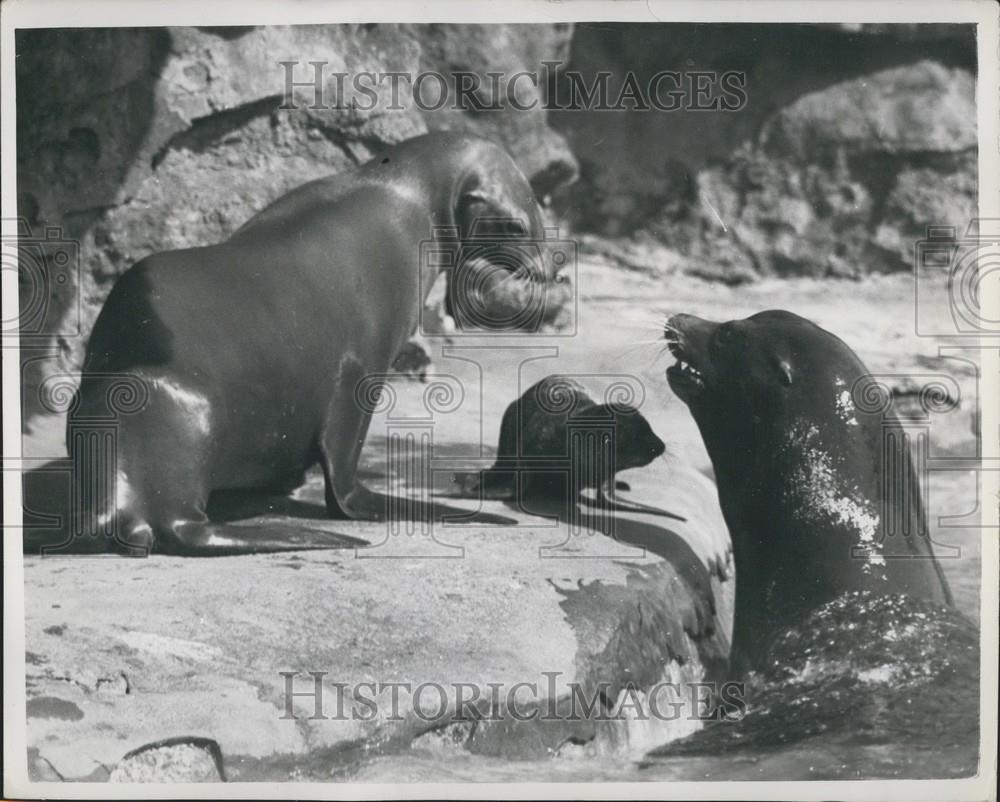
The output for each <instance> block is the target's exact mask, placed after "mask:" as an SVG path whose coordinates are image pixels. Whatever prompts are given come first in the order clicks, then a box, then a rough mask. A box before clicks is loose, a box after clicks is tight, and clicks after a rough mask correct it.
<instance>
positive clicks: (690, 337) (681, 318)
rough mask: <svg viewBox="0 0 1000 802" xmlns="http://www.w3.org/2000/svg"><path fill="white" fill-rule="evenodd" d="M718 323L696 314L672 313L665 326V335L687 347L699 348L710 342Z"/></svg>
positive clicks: (668, 338)
mask: <svg viewBox="0 0 1000 802" xmlns="http://www.w3.org/2000/svg"><path fill="white" fill-rule="evenodd" d="M718 325H719V324H718V323H713V322H712V321H710V320H705V319H704V318H700V317H697V316H696V315H687V314H679V315H672V316H671V317H670V318H669V319H668V320H667V322H666V323H665V324H664V326H663V337H664V339H667V340H671V341H674V342H679V343H680V344H681V345H683V346H685V349H687V348H689V347H694V348H698V347H700V346H703V345H704V344H706V343H707V342H708V339H709V338H710V337H711V335H712V332H713V331H714V330H715V329H716V328H717V327H718Z"/></svg>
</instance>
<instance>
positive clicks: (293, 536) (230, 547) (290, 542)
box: [156, 522, 371, 557]
mask: <svg viewBox="0 0 1000 802" xmlns="http://www.w3.org/2000/svg"><path fill="white" fill-rule="evenodd" d="M369 545H371V544H370V543H369V542H368V541H367V540H364V539H362V538H358V537H353V536H351V535H345V534H342V533H340V532H327V531H325V530H322V529H308V528H303V527H295V528H294V529H293V528H291V526H290V525H289V524H287V523H285V522H282V523H281V524H278V523H270V522H268V523H263V522H261V523H253V524H247V525H233V524H217V523H204V524H202V523H184V524H180V525H179V526H177V527H175V528H174V530H173V532H172V533H171V534H170V536H168V537H164V538H160V537H158V538H157V541H156V547H157V551H160V552H161V553H164V554H175V555H178V556H184V557H227V556H232V555H238V554H268V553H274V552H282V551H315V550H318V549H353V548H363V547H365V546H369Z"/></svg>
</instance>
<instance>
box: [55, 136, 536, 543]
mask: <svg viewBox="0 0 1000 802" xmlns="http://www.w3.org/2000/svg"><path fill="white" fill-rule="evenodd" d="M482 217H487V218H489V219H491V220H493V221H507V223H506V225H507V227H508V229H509V231H508V232H507V233H508V234H511V232H513V234H511V235H510V236H507V237H506V238H505V239H503V240H502V241H498V242H497V243H496V250H495V253H496V254H502V253H503V252H504V250H505V249H506V248H508V247H512V246H516V245H517V244H518V241H519V238H524V239H527V240H530V241H532V242H537V241H540V240H542V239H544V231H543V227H542V217H541V212H540V210H539V208H538V205H537V203H536V201H535V197H534V194H533V192H532V189H531V186H530V185H529V183H528V181H527V179H526V178H525V177H524V175H523V174H522V173H521V171H520V170H519V169H518V168H517V165H515V163H514V161H513V160H512V159H511V157H510V156H509V155H508V154H507V152H506V151H505V150H503V148H501V147H500V146H498V145H496V144H494V143H492V142H490V141H488V140H485V139H482V138H479V137H475V136H469V135H465V134H456V133H447V132H441V133H433V134H427V135H424V136H420V137H416V138H414V139H411V140H408V141H406V142H403V143H401V144H399V145H396V146H394V147H392V148H389V149H388V150H387V151H385V152H384V153H382V154H380V155H379V156H377V157H375V158H374V159H373V160H372V161H370V162H368V163H367V164H365V165H363V166H362V167H360V168H358V169H357V170H355V171H352V172H350V173H342V174H339V175H336V176H332V177H330V178H323V179H319V180H317V181H313V182H311V183H308V184H306V185H304V186H302V187H299V188H298V189H295V190H293V191H292V192H290V193H288V194H287V195H285V196H284V197H282V198H280V199H278V200H277V201H275V202H274V203H272V204H271V205H270V206H269V207H267V208H266V209H264V210H263V211H262V212H260V213H259V214H257V215H256V216H255V217H253V218H252V219H251V220H250V221H249V222H247V223H246V224H245V225H243V226H242V227H241V228H240V229H238V230H237V231H236V232H235V233H234V234H233V235H232V236H231V237H230V238H229V239H228V240H226V241H224V242H222V243H219V244H218V245H211V246H207V247H197V248H185V249H182V250H177V251H169V252H165V253H158V254H154V255H152V256H149V257H147V258H145V259H143V260H142V261H140V262H139V263H137V264H136V265H134V266H133V267H132V268H130V269H129V270H127V271H126V272H125V273H124V274H122V276H121V277H120V278H119V279H118V281H117V282H116V284H115V286H114V287H113V289H112V291H111V293H110V295H109V296H108V299H107V301H106V302H105V304H104V307H103V309H102V310H101V313H100V315H99V316H98V319H97V322H96V323H95V325H94V329H93V332H92V333H91V336H90V341H89V343H88V346H87V353H86V358H85V361H84V366H83V375H82V379H81V382H80V386H79V390H78V391H77V395H76V398H75V401H74V403H73V407H72V409H71V410H70V414H69V419H68V432H76V433H77V434H79V432H80V430H81V428H82V429H84V430H85V429H86V422H87V421H88V420H96V419H102V420H107V419H109V418H111V419H114V420H115V443H114V447H113V448H114V453H113V454H105V455H103V456H102V455H98V454H97V452H96V451H93V449H91V451H89V452H86V453H82V452H81V450H80V449H81V448H84V446H82V445H81V443H82V442H84V441H86V438H83V440H81V439H80V438H79V437H73V436H69V435H68V437H69V439H70V442H69V443H68V445H69V449H70V456H71V458H73V459H74V460H75V462H76V464H77V465H84V466H86V467H85V469H84V470H82V471H81V470H78V471H77V474H78V475H77V476H76V477H75V480H74V481H75V482H76V483H77V487H78V492H77V497H78V498H83V499H84V506H85V508H86V509H85V514H86V515H88V516H89V517H90V518H91V519H92V523H91V524H90V525H89V526H87V527H85V528H88V529H90V530H91V531H93V529H94V528H97V529H102V528H103V529H104V530H105V531H106V530H107V528H108V527H110V528H111V529H113V532H111V533H110V534H113V535H114V538H115V540H117V541H118V543H119V545H122V546H124V547H125V548H126V549H135V550H139V551H146V550H154V551H160V552H170V553H178V554H216V553H233V552H244V551H273V550H281V549H285V548H301V547H303V546H307V545H315V546H317V547H323V546H327V547H329V546H330V545H331V544H335V543H336V542H337V540H336V537H335V536H330V535H326V534H323V533H313V534H310V533H299V534H298V535H297V536H296V537H297V541H296V543H295V544H292V545H290V544H289V543H288V542H286V541H285V540H284V536H282V535H280V534H278V535H276V536H273V537H272V536H271V534H269V533H265V534H264V535H260V536H256V535H255V534H254V533H253V532H252V531H251V530H249V529H248V528H245V527H239V528H226V527H225V526H224V525H220V524H215V523H211V522H209V520H208V518H207V517H206V514H205V509H206V504H207V501H208V497H209V494H210V493H212V492H213V491H216V490H223V489H234V488H278V489H282V490H287V489H289V488H291V487H294V486H295V485H296V484H297V483H299V482H301V480H302V477H303V474H304V472H305V470H306V469H307V468H308V467H310V466H311V465H313V464H315V463H317V462H318V463H319V464H320V465H321V466H322V468H323V473H324V477H325V482H326V507H327V513H328V515H329V516H330V517H331V518H366V519H377V518H379V517H381V516H382V515H383V514H384V510H385V497H384V496H382V495H380V494H376V493H373V492H372V491H369V490H367V489H366V488H365V487H363V486H362V485H361V484H360V483H359V482H358V481H357V477H356V474H355V470H356V467H357V464H358V458H359V455H360V453H361V448H362V446H363V444H364V441H365V435H366V432H367V430H368V425H369V421H370V418H371V409H370V407H369V406H367V405H366V404H363V403H359V400H358V398H357V388H358V387H359V385H360V383H361V382H362V381H363V380H364V379H365V378H366V377H369V376H371V375H373V374H376V375H377V374H385V373H386V372H387V371H388V370H389V367H390V365H391V363H392V361H393V359H394V357H396V355H397V354H399V353H400V351H401V349H402V348H403V346H404V344H405V343H406V342H407V339H408V338H409V337H410V335H411V334H412V333H413V331H414V330H415V328H416V325H417V321H418V315H419V313H420V310H421V308H422V305H423V302H424V300H425V298H426V295H427V293H428V291H429V290H430V288H431V285H432V284H433V283H434V281H435V278H436V277H437V275H438V273H439V272H440V270H441V265H440V263H435V262H433V261H431V260H427V259H423V258H422V256H423V254H422V251H421V243H422V242H425V241H427V240H428V239H430V238H431V236H432V232H433V231H434V229H435V228H437V227H442V230H445V231H450V232H452V233H451V234H450V237H451V238H452V239H451V240H450V241H449V242H450V244H452V245H454V246H456V247H460V246H461V244H462V242H463V239H464V238H465V237H467V236H468V235H469V232H471V231H472V230H473V228H474V227H475V225H476V221H477V220H478V219H479V218H482ZM481 234H482V230H481V229H479V230H478V238H477V248H478V251H477V252H478V253H479V254H480V255H483V254H484V253H485V254H487V255H488V254H489V252H490V251H489V248H488V247H487V248H486V249H485V250H484V248H483V240H482V236H481ZM446 244H448V242H446ZM523 263H524V260H523V258H521V261H520V262H519V264H523ZM545 270H546V267H545V266H544V265H538V266H537V269H536V273H535V275H533V276H531V278H538V279H544V278H546V273H545ZM448 282H449V284H448V286H449V291H452V286H453V285H454V284H455V280H454V276H453V275H452V273H451V272H449V274H448ZM123 376H124V377H130V378H131V380H133V381H135V382H136V383H137V384H138V388H137V392H139V393H140V394H143V395H144V398H143V399H142V402H141V405H140V408H138V409H134V410H129V413H128V414H122V415H120V416H118V417H117V418H116V416H115V411H114V410H113V409H109V406H110V394H111V388H112V385H113V384H114V383H115V382H116V381H119V382H120V380H121V377H123ZM95 486H101V487H103V488H110V487H114V490H113V492H106V493H104V494H103V495H101V496H100V497H94V498H92V497H91V496H92V495H93V494H92V493H91V488H93V487H95ZM88 494H90V495H88ZM88 499H89V500H88ZM501 520H502V519H501ZM346 542H348V544H350V543H351V542H356V541H354V540H353V539H346Z"/></svg>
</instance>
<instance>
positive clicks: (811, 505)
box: [650, 311, 979, 778]
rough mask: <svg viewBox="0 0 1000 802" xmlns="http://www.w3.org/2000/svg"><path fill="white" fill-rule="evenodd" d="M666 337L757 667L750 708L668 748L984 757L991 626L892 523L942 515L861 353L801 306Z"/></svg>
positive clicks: (742, 655) (742, 656) (751, 662)
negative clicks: (963, 608)
mask: <svg viewBox="0 0 1000 802" xmlns="http://www.w3.org/2000/svg"><path fill="white" fill-rule="evenodd" d="M665 336H666V339H667V342H668V343H669V346H670V350H671V351H672V353H673V354H674V356H675V357H676V358H677V360H678V361H677V364H675V365H673V366H671V367H670V368H669V369H668V370H667V377H668V380H669V382H670V386H671V388H672V389H673V390H674V392H675V393H676V394H677V395H678V396H679V397H680V398H681V399H682V400H683V401H684V402H685V403H686V404H687V405H688V407H689V409H690V410H691V413H692V415H693V416H694V419H695V421H696V422H697V424H698V428H699V429H700V431H701V434H702V437H703V439H704V441H705V445H706V448H707V449H708V453H709V456H710V457H711V460H712V465H713V467H714V468H715V474H716V478H717V483H718V491H719V500H720V502H721V505H722V510H723V514H724V516H725V519H726V522H727V524H728V526H729V530H730V533H731V536H732V540H733V554H734V558H735V564H736V599H735V611H734V631H733V651H732V657H731V663H732V665H731V673H732V675H733V676H741V675H742V674H743V673H744V671H746V670H749V673H748V674H747V675H746V679H747V683H746V698H745V702H746V703H747V713H746V715H745V717H743V718H742V719H741V720H739V721H736V722H733V721H725V722H721V723H719V724H715V723H713V724H711V725H709V726H708V727H707V728H706V729H705V730H703V731H701V732H699V733H696V734H695V735H694V736H692V737H690V738H688V739H685V740H682V741H680V742H677V743H671V744H667V745H665V746H663V747H660V748H658V749H656V750H654V751H653V752H652V753H650V757H651V758H655V757H657V756H673V755H678V754H692V753H701V754H705V753H710V754H719V753H722V752H725V751H729V750H734V749H745V748H748V747H749V748H757V749H766V748H768V747H773V746H779V745H783V744H793V743H796V742H798V741H801V740H803V739H806V738H816V737H822V738H825V739H828V740H826V741H823V742H822V744H823V745H820V742H817V741H810V743H812V744H814V747H813V748H815V749H819V750H823V749H826V748H839V747H840V746H847V747H850V748H854V749H857V748H858V747H859V745H860V744H861V742H862V741H864V742H865V743H888V744H893V745H896V744H899V743H900V742H901V739H912V741H914V742H920V743H923V744H925V745H927V744H940V745H942V746H945V745H946V744H950V745H952V746H954V748H955V750H956V751H955V754H956V760H958V761H961V762H962V764H963V765H966V764H968V762H969V761H970V760H971V761H972V764H971V765H974V760H975V750H974V745H975V743H976V740H977V738H978V692H977V689H978V672H979V649H978V633H977V631H976V627H975V625H973V624H972V623H971V622H970V621H969V620H968V619H966V618H965V617H964V616H963V615H961V614H960V613H959V612H958V611H956V610H955V609H954V608H953V607H952V606H951V605H952V597H951V593H950V591H949V588H948V584H947V582H946V581H945V578H944V575H943V572H942V570H941V566H940V564H939V563H938V561H937V559H936V558H935V556H934V551H933V547H932V545H931V542H930V538H929V537H928V536H925V534H919V535H917V534H910V535H904V534H901V533H900V532H899V531H896V532H892V531H891V530H890V529H889V528H888V523H887V521H886V519H887V518H892V519H893V521H894V523H895V525H896V526H899V524H900V522H901V521H903V520H908V521H909V522H911V524H913V523H917V522H923V520H924V510H923V506H922V501H921V497H920V487H919V483H918V482H917V478H916V476H915V475H914V472H913V469H912V466H911V463H910V462H909V461H908V460H906V459H904V458H903V457H904V455H902V454H894V455H890V456H894V458H895V459H894V460H888V461H887V460H885V459H884V458H883V457H884V449H885V448H886V445H885V442H886V440H885V439H884V431H883V428H884V426H886V425H889V426H893V425H896V426H898V425H899V424H898V421H896V420H895V418H894V417H892V416H891V415H889V416H887V413H886V412H885V411H884V410H883V409H879V410H877V411H874V410H872V408H871V406H869V405H863V404H858V403H855V396H854V394H853V393H852V390H853V389H855V388H858V387H861V386H863V383H864V382H865V381H866V380H867V377H868V376H869V374H868V371H867V370H866V368H865V366H864V365H863V364H862V363H861V361H860V359H858V357H857V356H856V355H855V354H854V353H853V352H852V351H851V349H850V348H848V346H847V345H846V344H844V343H843V342H842V341H841V340H839V339H838V338H837V337H835V336H834V335H832V334H830V333H829V332H827V331H825V330H823V329H821V328H820V327H819V326H816V325H815V324H813V323H811V322H810V321H808V320H805V319H803V318H801V317H799V316H797V315H794V314H791V313H789V312H783V311H770V312H761V313H760V314H757V315H754V316H752V317H750V318H747V319H745V320H739V321H730V322H728V323H722V324H719V323H711V322H709V321H706V320H702V319H699V318H697V317H694V316H692V315H676V316H674V317H672V318H670V320H669V321H668V322H667V324H666V327H665ZM859 382H860V383H859ZM863 407H864V408H863ZM866 409H867V410H868V411H866ZM897 440H901V438H897ZM902 448H904V449H905V448H908V446H906V445H905V443H903V445H902ZM893 462H894V463H895V465H896V466H901V467H902V470H899V471H898V472H896V473H890V472H889V470H888V469H887V468H886V465H887V464H889V465H891V464H893ZM903 531H909V532H920V533H926V531H927V530H926V528H925V527H915V526H914V527H913V528H910V529H907V530H903ZM952 689H955V690H956V693H952ZM939 699H940V700H942V702H941V704H940V705H938V704H937V700H939ZM915 700H920V702H921V703H920V705H919V706H915V705H914V704H913V702H914V701H915ZM859 733H863V736H859ZM859 737H860V738H861V739H862V741H859V740H858V739H859ZM865 739H867V740H865ZM907 742H909V741H908V740H907V741H904V743H907ZM959 770H960V771H963V770H965V769H959ZM850 776H851V777H852V778H853V777H854V776H855V775H853V774H852V775H850Z"/></svg>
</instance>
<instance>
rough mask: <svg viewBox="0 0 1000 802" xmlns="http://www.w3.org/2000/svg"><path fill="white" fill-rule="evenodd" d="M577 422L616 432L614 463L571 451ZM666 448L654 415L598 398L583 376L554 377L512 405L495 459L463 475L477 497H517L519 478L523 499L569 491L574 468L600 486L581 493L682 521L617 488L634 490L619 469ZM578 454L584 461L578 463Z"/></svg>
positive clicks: (581, 480)
mask: <svg viewBox="0 0 1000 802" xmlns="http://www.w3.org/2000/svg"><path fill="white" fill-rule="evenodd" d="M574 427H579V430H580V431H581V432H586V431H587V430H588V429H591V430H593V431H597V432H598V433H600V434H601V435H602V436H604V437H612V438H613V439H614V462H613V464H612V463H610V462H608V463H605V464H598V463H599V462H600V460H601V458H600V457H599V456H598V455H597V454H596V453H592V452H591V451H589V450H586V449H584V450H582V451H580V452H579V453H575V454H573V453H571V450H572V448H571V431H572V429H573V428H574ZM665 449H666V446H665V445H664V443H663V441H662V440H660V438H659V437H657V436H656V434H655V433H654V432H653V429H652V427H651V426H650V425H649V421H647V420H646V418H645V417H643V415H642V414H641V413H640V412H639V411H638V410H637V409H635V408H634V407H631V406H628V405H621V404H597V403H595V402H594V400H593V399H592V398H591V397H590V396H589V395H587V392H586V390H584V388H583V386H582V385H581V384H580V383H579V382H576V381H574V380H573V379H570V378H568V377H566V376H555V375H554V376H547V377H546V378H544V379H542V380H541V381H539V382H537V383H535V384H533V385H532V386H531V387H529V388H528V389H527V390H525V392H524V393H523V394H522V395H521V397H520V398H518V399H517V400H516V401H513V402H512V403H511V404H510V405H509V406H508V407H507V410H506V411H505V412H504V415H503V420H502V421H501V423H500V441H499V444H498V445H497V459H496V462H495V463H494V465H493V467H491V468H489V469H488V470H486V471H484V472H483V473H482V474H478V473H472V474H466V475H464V476H462V477H461V479H460V481H461V483H462V486H463V491H462V492H463V494H465V495H467V496H468V497H471V498H490V499H504V500H518V499H517V494H516V493H515V490H516V488H517V486H518V481H520V498H521V499H527V498H546V497H547V498H558V497H560V496H562V495H564V494H565V493H566V489H567V487H568V484H567V474H572V475H574V476H576V477H577V479H576V482H575V484H576V488H577V489H578V490H582V489H584V488H594V489H596V490H597V491H598V497H597V500H596V501H592V500H590V499H587V498H586V497H582V499H581V500H583V501H584V502H585V503H589V504H592V505H598V504H599V505H601V506H602V507H604V508H605V509H607V508H610V509H614V510H617V511H620V512H644V513H652V514H655V515H665V516H667V517H669V518H676V519H678V520H683V519H682V518H680V517H679V516H677V515H674V514H673V513H669V512H666V511H665V510H661V509H658V508H656V507H651V506H648V505H645V504H638V503H635V502H628V501H622V500H621V499H618V498H616V497H615V494H614V491H615V489H619V490H628V489H629V488H628V485H627V484H626V483H624V482H616V481H615V476H614V475H615V473H617V472H618V471H623V470H627V469H629V468H641V467H643V466H645V465H648V464H649V463H650V462H652V461H653V460H654V459H656V458H657V457H659V456H660V455H662V454H663V452H664V451H665ZM574 458H575V459H577V460H583V461H584V464H580V465H573V466H571V460H572V459H574ZM480 476H481V477H482V478H481V479H480ZM519 477H520V480H519Z"/></svg>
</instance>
